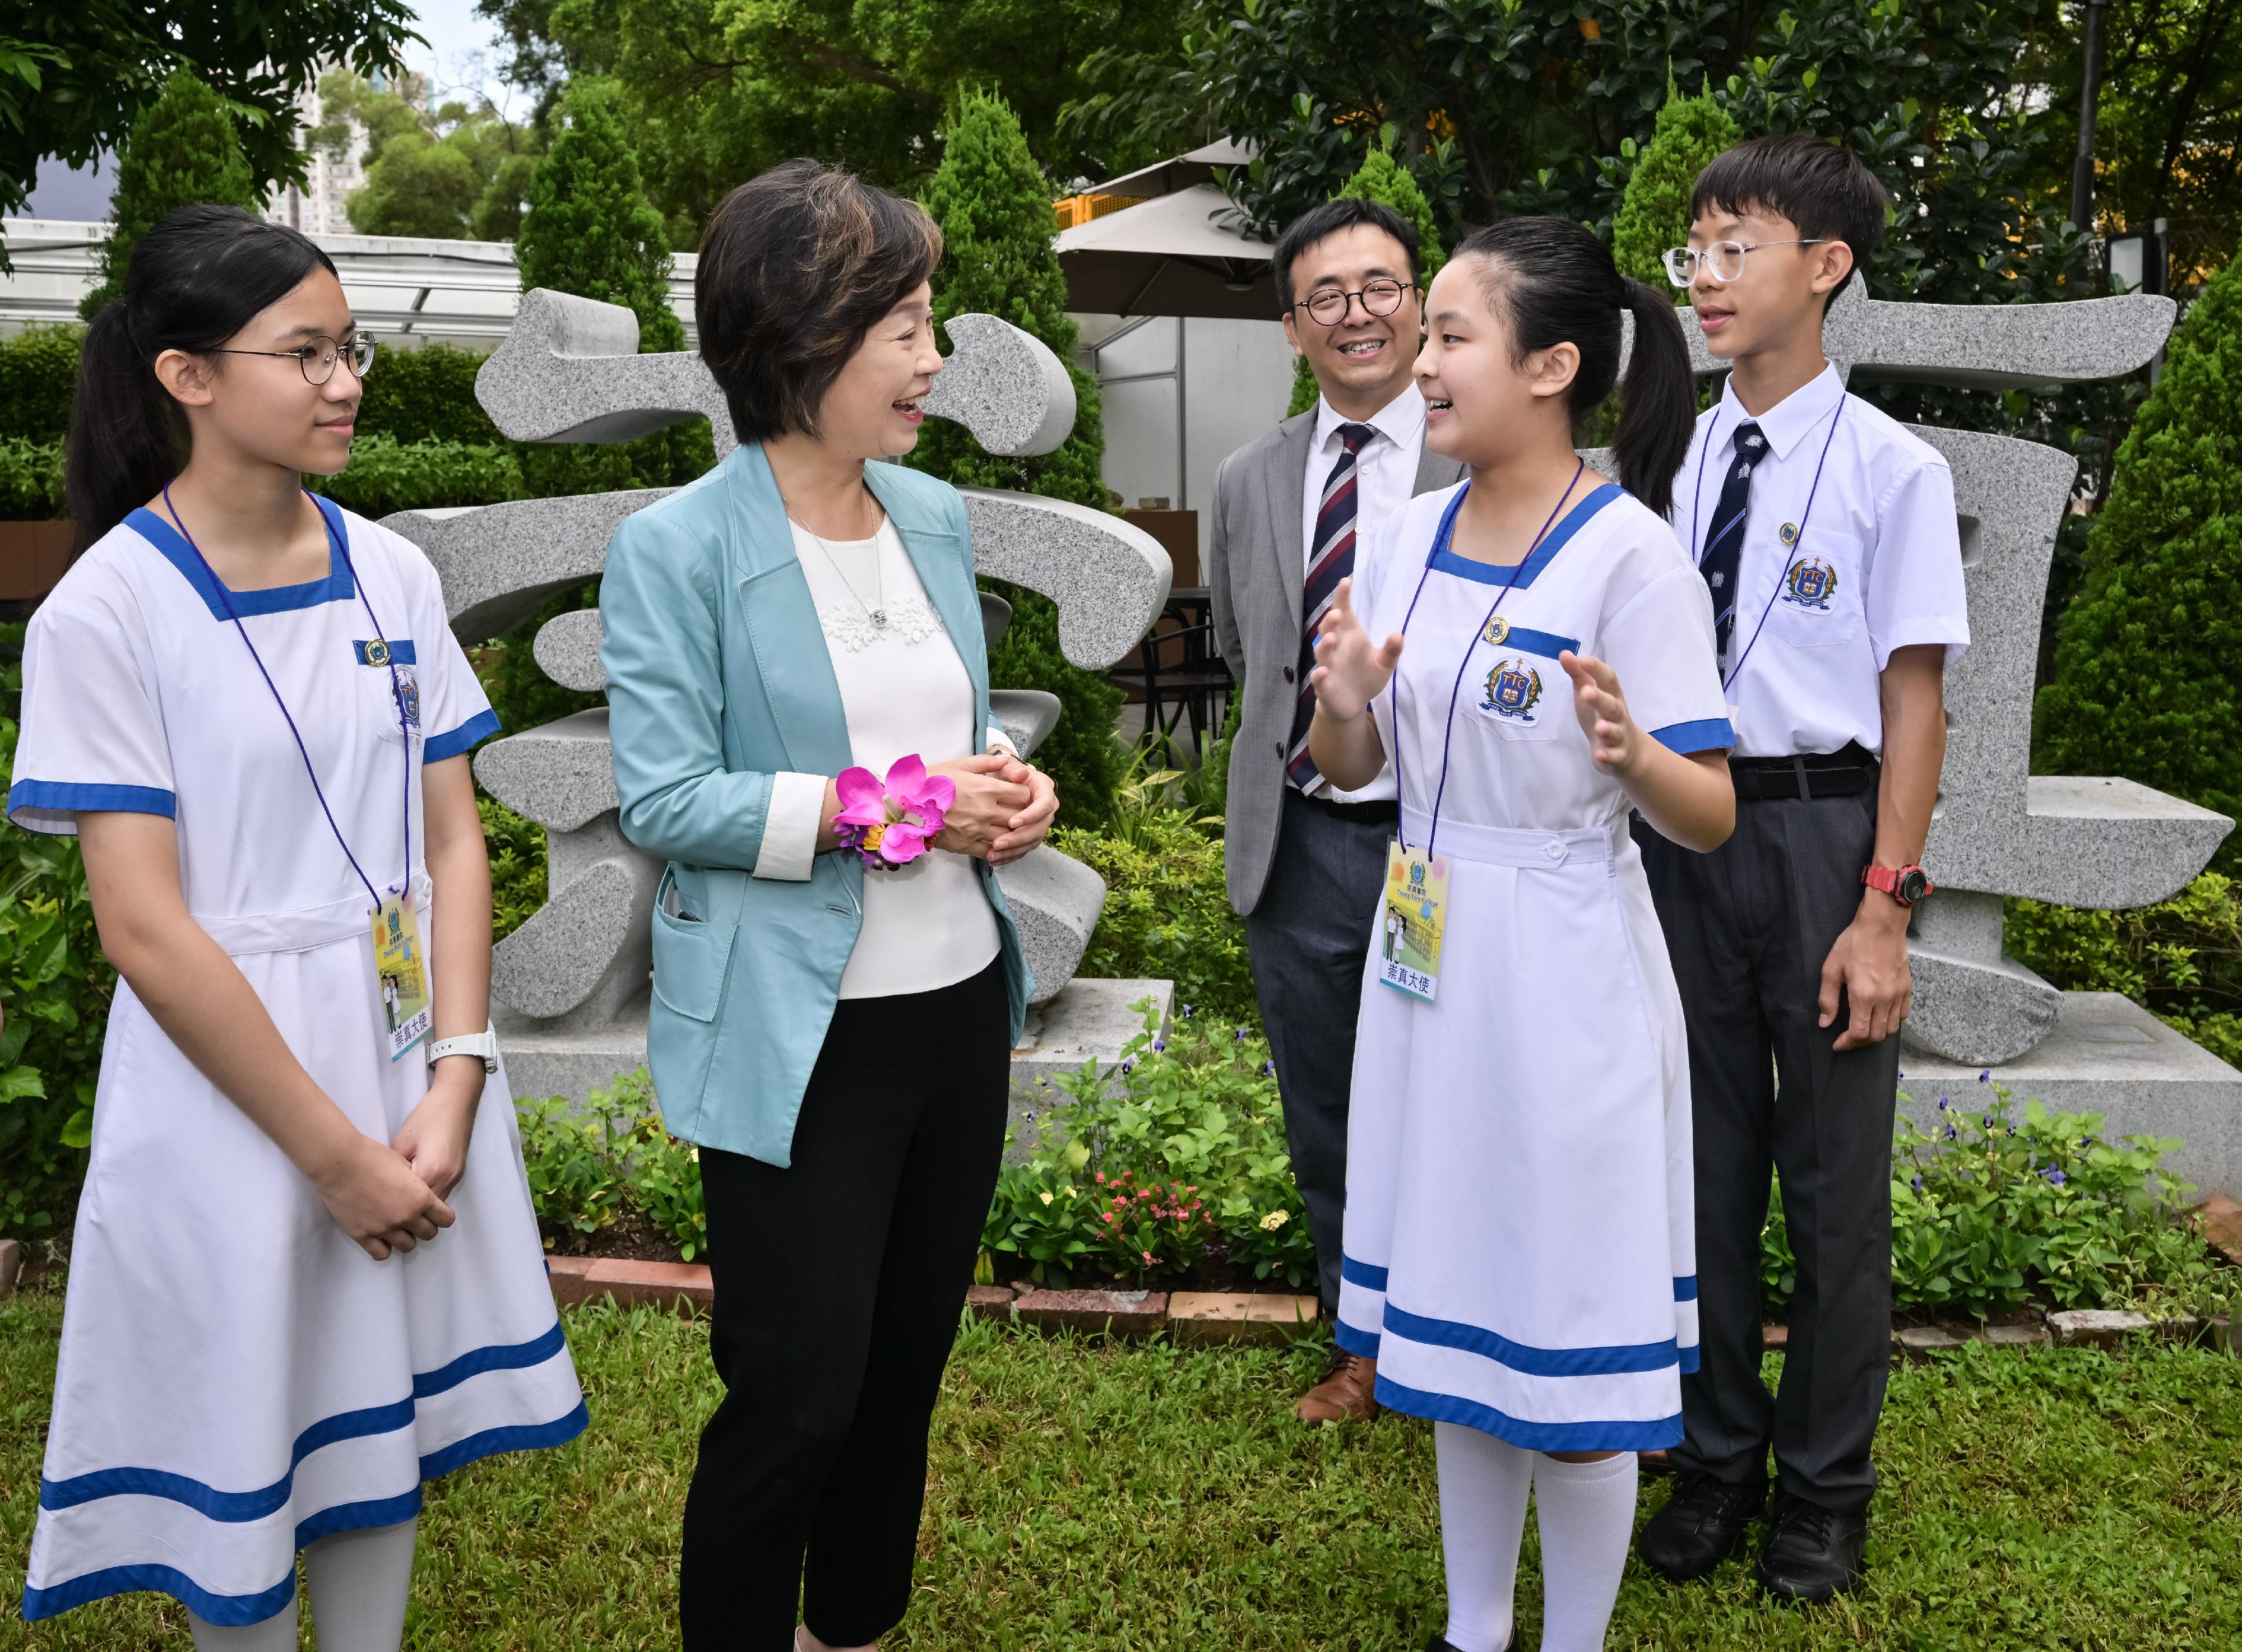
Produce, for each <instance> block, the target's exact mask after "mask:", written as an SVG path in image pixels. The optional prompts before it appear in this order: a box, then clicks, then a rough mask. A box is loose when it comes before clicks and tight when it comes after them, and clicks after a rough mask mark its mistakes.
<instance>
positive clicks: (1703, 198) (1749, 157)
mask: <svg viewBox="0 0 2242 1652" xmlns="http://www.w3.org/2000/svg"><path fill="white" fill-rule="evenodd" d="M1890 202H1891V191H1889V190H1887V189H1885V188H1884V186H1883V184H1881V183H1879V182H1877V180H1876V174H1875V173H1874V172H1871V171H1869V169H1868V168H1867V166H1865V165H1864V164H1862V161H1861V157H1859V156H1857V155H1856V154H1854V153H1853V151H1852V150H1849V149H1847V148H1845V147H1844V146H1843V144H1832V143H1830V142H1829V140H1828V139H1826V138H1821V137H1812V136H1810V135H1809V134H1808V133H1805V132H1785V133H1783V134H1782V135H1781V136H1779V137H1755V138H1751V139H1749V141H1747V142H1745V143H1742V144H1737V145H1736V146H1735V148H1734V149H1731V150H1723V151H1722V153H1721V154H1720V155H1718V156H1716V157H1715V158H1714V160H1713V164H1711V165H1709V166H1708V167H1707V168H1706V169H1705V170H1704V171H1702V172H1700V173H1698V174H1697V187H1696V189H1695V191H1692V192H1691V194H1690V196H1689V221H1690V223H1692V224H1695V222H1696V221H1697V220H1698V219H1699V218H1701V217H1704V216H1705V214H1706V213H1707V212H1708V211H1714V210H1715V209H1717V210H1719V211H1723V212H1730V213H1734V214H1735V216H1736V217H1742V216H1743V215H1744V214H1745V213H1747V212H1751V211H1760V212H1766V213H1769V214H1772V215H1773V216H1775V217H1782V218H1788V219H1789V220H1790V222H1791V223H1793V224H1796V225H1797V226H1798V233H1799V235H1800V236H1801V237H1803V238H1804V239H1807V240H1810V241H1843V243H1844V244H1846V245H1847V246H1849V247H1850V248H1852V249H1853V267H1854V268H1855V269H1856V270H1860V269H1865V268H1866V267H1867V264H1868V262H1869V255H1870V254H1872V253H1873V252H1875V251H1876V249H1877V248H1878V247H1880V246H1882V245H1883V239H1884V217H1885V214H1886V211H1887V209H1888V208H1889V206H1890Z"/></svg>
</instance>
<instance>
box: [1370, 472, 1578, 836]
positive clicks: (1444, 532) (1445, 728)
mask: <svg viewBox="0 0 2242 1652" xmlns="http://www.w3.org/2000/svg"><path fill="white" fill-rule="evenodd" d="M1587 469H1588V460H1586V459H1582V460H1581V461H1580V463H1579V464H1578V465H1575V466H1574V470H1573V479H1572V480H1571V481H1569V482H1567V483H1566V484H1565V491H1564V492H1563V493H1562V494H1561V495H1560V496H1559V498H1558V500H1557V503H1556V504H1555V505H1552V506H1551V507H1550V510H1549V519H1548V520H1547V522H1544V523H1543V524H1542V525H1541V532H1539V533H1537V534H1535V535H1534V543H1533V544H1532V545H1527V547H1526V554H1525V555H1524V556H1522V557H1520V558H1519V559H1518V566H1517V567H1515V568H1513V569H1512V570H1511V571H1510V583H1509V584H1507V585H1504V586H1503V588H1502V589H1501V590H1500V591H1498V592H1495V593H1494V602H1492V603H1490V604H1489V605H1487V613H1486V615H1485V617H1484V618H1482V619H1480V622H1479V629H1478V630H1477V631H1474V632H1472V635H1471V640H1470V641H1469V642H1467V643H1466V644H1465V645H1464V654H1463V658H1462V659H1459V660H1458V661H1456V680H1455V682H1454V683H1453V685H1452V686H1450V687H1449V689H1448V715H1447V721H1446V722H1444V723H1442V724H1441V725H1440V785H1439V786H1437V787H1436V788H1434V790H1433V822H1432V825H1431V826H1428V827H1427V828H1426V832H1425V853H1426V854H1428V855H1429V854H1431V853H1433V846H1434V845H1435V844H1436V843H1438V842H1439V841H1440V803H1441V800H1442V799H1445V798H1446V797H1447V795H1448V749H1449V747H1450V746H1451V745H1452V744H1453V741H1454V739H1455V732H1456V701H1457V699H1459V698H1460V696H1461V695H1462V693H1463V687H1464V670H1465V668H1466V667H1467V666H1468V665H1470V664H1471V657H1472V655H1473V653H1474V652H1477V651H1478V648H1479V641H1480V638H1482V637H1484V636H1486V635H1487V627H1488V626H1489V625H1493V624H1494V611H1495V610H1496V609H1497V608H1500V607H1501V606H1502V599H1504V598H1505V597H1507V596H1508V595H1509V594H1510V593H1511V592H1513V591H1514V590H1515V589H1516V588H1517V585H1518V575H1519V572H1520V570H1522V569H1523V568H1524V567H1525V566H1526V565H1527V562H1528V561H1530V560H1531V559H1532V558H1533V556H1534V552H1536V551H1538V550H1540V549H1541V541H1542V540H1544V539H1546V538H1548V537H1549V530H1550V529H1551V528H1552V527H1554V525H1556V521H1557V512H1560V511H1561V510H1563V509H1564V508H1565V501H1566V500H1567V499H1569V498H1572V497H1573V490H1574V488H1576V487H1578V486H1580V485H1581V472H1584V471H1586V470H1587ZM1469 492H1471V483H1470V482H1469V481H1468V480H1467V481H1466V482H1465V483H1464V485H1463V486H1462V487H1461V488H1460V489H1458V490H1457V492H1456V497H1455V498H1453V499H1450V500H1449V501H1448V508H1447V510H1446V511H1443V512H1441V513H1440V532H1437V533H1435V534H1434V535H1433V548H1432V549H1431V550H1430V551H1428V552H1426V553H1425V566H1424V571H1423V572H1420V573H1419V574H1418V576H1417V589H1416V590H1415V591H1414V592H1411V593H1410V597H1409V611H1408V612H1406V613H1405V614H1403V615H1402V616H1401V635H1402V638H1403V639H1404V640H1405V641H1406V639H1407V638H1408V635H1409V622H1410V621H1411V620H1412V619H1415V618H1416V616H1417V599H1418V598H1420V597H1421V596H1423V595H1424V594H1425V582H1426V580H1427V579H1431V578H1432V577H1433V559H1434V558H1437V557H1438V556H1439V555H1440V552H1443V551H1445V550H1447V548H1448V541H1449V539H1450V538H1452V537H1453V534H1454V532H1455V528H1456V512H1458V511H1460V510H1461V509H1463V504H1464V496H1465V495H1466V494H1467V493H1469ZM1393 801H1394V805H1395V806H1396V807H1397V808H1398V807H1402V806H1405V803H1404V795H1403V793H1402V790H1401V668H1400V666H1399V665H1396V666H1395V667H1394V668H1393ZM1401 833H1402V836H1403V837H1404V838H1406V837H1407V836H1408V826H1406V823H1405V824H1404V825H1403V826H1402V828H1401Z"/></svg>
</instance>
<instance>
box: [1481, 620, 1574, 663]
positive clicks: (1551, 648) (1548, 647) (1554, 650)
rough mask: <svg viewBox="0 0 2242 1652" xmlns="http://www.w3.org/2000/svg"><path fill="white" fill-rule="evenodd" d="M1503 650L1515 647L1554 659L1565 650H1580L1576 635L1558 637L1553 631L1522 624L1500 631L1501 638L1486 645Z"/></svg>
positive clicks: (1521, 650)
mask: <svg viewBox="0 0 2242 1652" xmlns="http://www.w3.org/2000/svg"><path fill="white" fill-rule="evenodd" d="M1489 646H1490V647H1494V648H1498V649H1500V650H1502V651H1504V652H1508V651H1509V650H1511V649H1513V648H1515V649H1516V650H1518V652H1520V653H1522V654H1536V655H1539V656H1540V657H1541V658H1542V659H1556V658H1557V656H1558V655H1560V654H1561V653H1564V652H1567V650H1569V651H1571V652H1574V653H1576V654H1577V653H1579V652H1581V639H1579V638H1578V637H1560V636H1558V635H1557V634H1556V633H1555V632H1548V631H1529V630H1527V628H1526V627H1525V626H1523V625H1513V626H1512V627H1511V628H1510V629H1509V630H1508V631H1506V632H1503V633H1502V640H1501V641H1500V642H1499V643H1493V644H1490V645H1489Z"/></svg>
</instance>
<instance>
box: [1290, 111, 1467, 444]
mask: <svg viewBox="0 0 2242 1652" xmlns="http://www.w3.org/2000/svg"><path fill="white" fill-rule="evenodd" d="M1332 199H1333V200H1335V201H1376V202H1378V203H1379V204H1380V205H1382V206H1390V207H1392V208H1393V210H1394V211H1396V212H1398V213H1400V215H1401V217H1403V219H1404V220H1406V222H1407V223H1408V224H1409V225H1410V227H1411V228H1413V230H1415V231H1417V263H1418V265H1419V267H1420V269H1421V270H1422V271H1423V274H1422V275H1420V277H1419V278H1418V279H1419V281H1420V283H1421V284H1423V285H1425V286H1430V285H1432V284H1433V277H1434V276H1435V275H1437V274H1438V273H1439V272H1440V266H1441V265H1442V264H1446V263H1447V261H1448V259H1447V252H1446V251H1444V250H1443V249H1442V248H1441V245H1440V230H1439V228H1438V227H1437V226H1436V225H1435V224H1434V223H1433V209H1432V207H1431V206H1430V205H1429V204H1426V200H1425V195H1424V191H1421V190H1420V189H1419V188H1418V187H1417V180H1416V179H1414V178H1413V177H1410V176H1409V174H1408V172H1407V171H1406V170H1405V169H1404V168H1403V167H1402V166H1401V165H1400V164H1399V163H1397V162H1396V161H1395V160H1394V158H1393V128H1392V127H1390V126H1389V127H1387V128H1386V130H1384V131H1382V132H1381V133H1379V142H1378V143H1377V144H1373V146H1372V148H1371V150H1370V153H1369V154H1368V155H1366V157H1363V162H1362V167H1361V170H1360V171H1358V172H1356V173H1355V175H1354V176H1353V177H1351V178H1349V179H1348V180H1347V182H1346V188H1344V189H1342V190H1341V191H1339V193H1338V194H1337V195H1335V196H1333V197H1332ZM1293 296H1294V297H1295V298H1297V297H1299V295H1298V294H1297V293H1296V294H1294V295H1293ZM1418 296H1419V298H1422V297H1423V296H1424V295H1423V294H1422V293H1420V294H1419V295H1418ZM1292 324H1293V325H1294V326H1296V327H1312V326H1315V325H1316V323H1315V322H1314V321H1312V320H1311V319H1309V318H1308V316H1307V313H1306V311H1294V312H1293V322H1292ZM1318 394H1319V391H1318V390H1317V388H1316V376H1315V374H1314V373H1313V372H1312V371H1311V370H1310V369H1309V366H1308V358H1306V356H1296V357H1294V358H1293V360H1292V405H1291V406H1290V407H1287V408H1286V409H1285V418H1291V417H1292V415H1293V414H1295V413H1305V412H1306V411H1308V409H1310V408H1311V407H1313V406H1314V405H1316V397H1317V395H1318Z"/></svg>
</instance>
